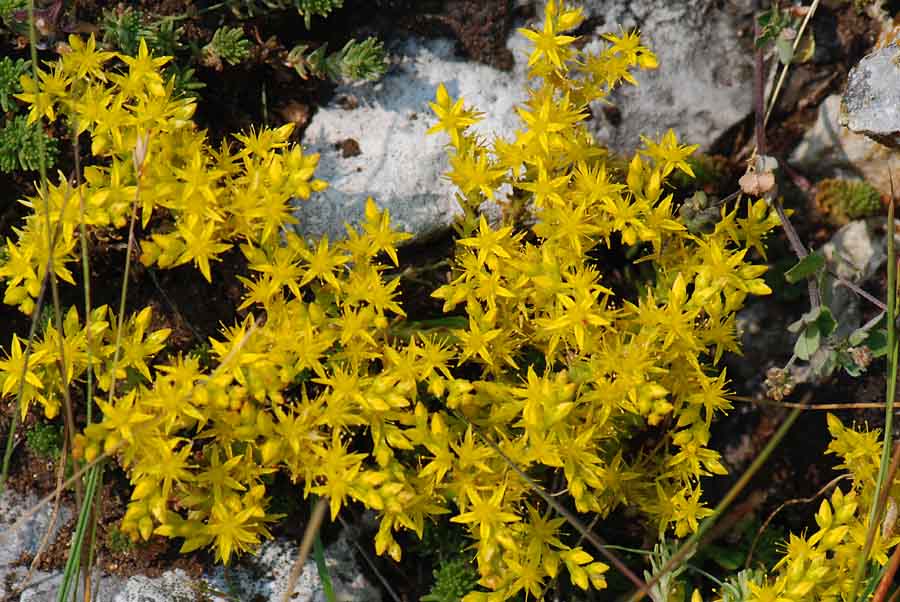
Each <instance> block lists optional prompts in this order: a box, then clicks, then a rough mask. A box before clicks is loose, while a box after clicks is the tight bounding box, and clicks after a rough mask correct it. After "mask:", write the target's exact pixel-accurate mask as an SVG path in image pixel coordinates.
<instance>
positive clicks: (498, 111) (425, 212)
mask: <svg viewBox="0 0 900 602" xmlns="http://www.w3.org/2000/svg"><path fill="white" fill-rule="evenodd" d="M543 4H544V3H543V0H535V1H534V2H533V5H534V6H535V8H536V9H537V10H536V15H537V16H536V18H535V20H534V22H535V23H539V22H540V19H542V15H543ZM584 6H585V12H586V15H587V16H588V17H589V18H593V19H595V20H598V21H600V23H601V25H600V26H599V27H598V28H597V29H596V30H595V31H594V32H591V33H589V34H587V37H588V38H589V39H588V40H587V41H588V44H589V48H591V49H594V50H596V49H598V48H599V47H600V45H601V44H602V43H604V42H603V41H602V39H601V38H600V36H601V34H602V33H605V32H606V31H610V30H611V31H614V32H618V30H619V27H620V26H622V27H626V28H630V27H634V26H640V27H641V28H642V30H643V32H644V35H645V36H646V42H647V43H648V44H649V45H650V46H651V48H653V50H654V51H655V52H657V54H658V56H659V59H660V68H659V69H658V70H656V71H650V72H641V73H639V74H637V79H638V81H639V82H640V86H639V87H637V88H635V87H633V86H625V87H624V88H622V89H621V90H620V91H617V92H615V93H614V95H613V96H612V98H611V100H612V101H613V102H615V103H616V105H617V106H618V107H619V110H620V112H621V115H622V119H621V122H619V121H618V120H615V121H616V123H617V125H612V124H610V123H608V122H606V121H604V120H603V119H601V118H595V119H594V120H593V121H591V122H590V123H589V127H590V128H592V129H594V130H595V133H596V134H597V135H598V141H599V142H601V143H603V144H607V145H608V146H609V147H610V148H611V149H613V150H615V151H619V152H623V153H630V152H632V151H633V150H634V149H635V148H637V147H638V146H639V145H640V138H639V135H640V134H646V135H648V136H651V137H653V136H657V135H658V134H663V133H665V132H666V130H668V129H669V128H673V129H674V130H675V131H676V133H677V134H678V135H679V137H680V139H682V140H684V142H685V143H699V144H700V145H701V146H709V145H710V144H712V143H713V142H714V141H715V139H716V138H718V137H719V136H720V135H722V134H723V133H724V132H725V131H726V130H727V129H728V128H730V127H731V126H732V125H734V124H735V123H737V122H739V121H740V120H741V119H743V118H744V117H745V116H746V115H747V114H748V113H749V112H750V109H751V106H750V102H751V96H752V95H751V94H750V88H749V86H750V82H751V81H752V73H753V69H752V65H751V63H750V61H749V58H748V57H749V53H748V52H747V51H746V49H742V48H741V47H740V44H739V42H738V41H737V40H736V39H735V35H734V32H735V31H736V29H737V28H738V24H739V22H740V19H741V17H742V15H743V13H741V12H734V10H733V9H721V8H716V6H715V3H714V2H712V1H711V0H699V1H695V2H691V3H684V2H680V1H675V0H670V1H669V2H667V3H665V4H662V3H660V2H658V1H656V0H641V1H637V2H628V1H625V0H608V1H603V0H587V2H585V3H584ZM604 17H605V19H606V20H605V22H604V21H603V18H604ZM519 25H523V26H524V25H526V24H525V23H520V24H519ZM506 46H507V48H508V49H509V50H510V51H511V53H512V55H513V58H514V64H513V67H512V69H511V70H510V71H508V72H505V71H499V70H497V69H494V68H491V67H488V66H485V65H482V64H478V63H474V62H466V61H463V60H461V59H460V58H458V57H456V56H455V55H454V44H453V43H452V42H451V41H449V40H440V39H439V40H427V41H426V40H422V39H418V38H410V39H407V40H403V41H400V42H398V43H397V45H396V46H395V47H394V49H393V53H394V56H395V64H394V65H393V67H392V68H391V69H389V71H388V74H387V75H386V76H385V78H384V79H383V80H381V81H380V82H378V83H375V84H365V85H362V86H356V87H353V86H342V87H339V88H338V90H337V92H336V95H335V100H334V101H333V102H331V103H330V104H329V105H327V106H324V107H321V108H320V109H319V111H318V112H317V113H316V114H315V115H314V116H313V118H312V120H311V122H310V125H309V128H308V129H307V130H306V134H305V139H304V144H305V145H306V146H307V147H308V150H309V151H311V152H318V153H320V162H319V168H318V170H317V172H316V174H317V177H319V178H322V179H324V180H326V181H328V182H329V184H330V186H329V188H328V189H327V190H325V191H324V192H322V193H320V194H317V195H315V197H314V198H313V199H311V200H310V201H309V202H301V203H299V204H298V208H297V211H296V215H297V217H298V219H299V220H300V224H299V226H298V231H299V232H300V233H301V234H303V235H304V236H306V237H308V238H312V237H317V236H321V235H322V234H327V235H328V236H329V238H331V239H335V238H343V237H344V236H346V232H345V229H344V226H343V224H344V222H349V223H359V221H360V220H361V218H362V216H363V213H364V208H365V202H366V198H367V197H369V196H371V197H372V198H373V199H374V200H375V202H376V203H377V204H378V205H379V206H381V207H387V208H388V209H389V211H390V214H391V220H392V222H393V225H394V227H396V228H398V229H400V230H404V231H407V232H411V233H412V234H413V235H414V238H413V240H419V241H421V240H424V239H427V238H428V237H430V236H432V235H433V234H436V233H438V232H439V231H441V230H443V229H445V228H447V227H448V226H449V225H450V224H451V223H452V221H453V219H454V217H455V216H456V215H457V213H458V207H457V204H456V201H455V200H454V192H455V188H454V186H452V185H451V183H450V182H449V181H447V180H446V179H445V178H443V177H442V174H444V173H445V172H446V171H448V169H449V163H448V159H447V155H446V152H445V148H444V146H445V144H446V142H447V139H446V135H444V134H443V133H439V134H436V135H432V136H426V134H425V132H426V130H427V129H428V128H429V127H430V126H431V125H433V124H434V123H435V121H436V120H435V118H434V116H433V115H432V113H431V110H430V108H429V107H428V102H429V101H432V100H433V99H434V95H435V90H436V88H437V86H438V84H440V83H441V82H444V83H445V85H446V87H447V90H448V92H449V93H450V95H451V96H452V97H453V98H458V97H460V96H462V97H463V98H464V99H465V101H466V103H467V104H468V105H471V106H474V107H476V108H477V110H479V111H481V112H483V113H484V120H483V121H482V122H481V123H479V124H478V126H477V127H476V131H477V132H478V133H479V134H481V135H484V136H487V137H490V136H491V135H492V134H498V135H501V136H504V137H507V138H512V136H513V135H514V132H515V130H516V129H517V128H521V127H522V124H521V122H520V121H519V118H518V116H517V115H516V113H515V112H514V110H513V108H514V106H515V105H516V104H519V103H522V102H524V100H525V99H526V98H527V96H526V92H525V88H524V86H525V84H526V69H527V67H526V65H527V59H528V55H529V53H530V49H531V45H530V43H528V42H527V40H525V38H524V37H523V36H521V35H518V34H516V33H514V34H513V35H512V36H510V38H509V40H508V41H507V44H506ZM688 82H689V85H688ZM348 100H349V101H350V102H348ZM345 107H348V108H345ZM594 108H595V109H596V110H595V115H600V114H601V111H600V110H599V109H600V107H599V106H597V107H594ZM348 141H353V142H352V144H351V146H352V147H353V152H350V153H348V152H347V150H346V149H347V148H348Z"/></svg>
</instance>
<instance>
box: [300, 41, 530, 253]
mask: <svg viewBox="0 0 900 602" xmlns="http://www.w3.org/2000/svg"><path fill="white" fill-rule="evenodd" d="M511 47H515V44H511ZM398 50H399V53H398V59H397V62H396V64H395V65H394V67H393V68H392V69H391V70H390V72H389V73H388V75H387V76H386V77H385V78H384V79H383V80H382V81H380V82H378V83H376V84H369V85H365V86H361V87H358V88H351V87H342V88H340V89H339V90H338V94H337V98H340V97H341V96H345V95H352V96H354V97H355V98H356V99H357V100H358V102H359V105H358V107H357V108H355V109H353V110H349V111H348V110H345V109H343V108H341V107H340V106H339V104H338V103H337V102H335V103H332V104H330V105H328V106H326V107H322V108H320V109H319V111H318V112H317V113H316V115H315V116H314V117H313V120H312V122H311V123H310V125H309V128H308V129H307V131H306V134H305V139H304V143H305V144H307V145H308V146H309V150H310V151H311V152H318V153H320V159H319V168H318V169H317V170H316V176H317V177H319V178H322V179H324V180H326V181H328V183H329V187H328V188H327V189H326V190H325V191H323V192H322V193H319V194H318V195H316V196H315V197H314V198H313V199H312V200H310V201H309V202H301V203H300V205H299V206H298V208H297V211H296V215H297V217H298V219H299V220H300V224H299V227H298V231H300V232H301V233H302V234H303V235H304V236H307V237H317V236H321V235H322V234H327V235H328V236H329V238H331V239H335V238H344V237H345V236H346V231H345V229H344V226H343V224H344V222H349V223H354V224H355V223H359V222H360V221H361V220H362V216H363V214H364V210H365V203H366V199H367V198H368V197H370V196H371V197H372V198H373V199H374V200H375V202H376V203H377V204H378V205H379V206H380V207H387V208H388V209H389V211H390V214H391V222H392V224H393V226H394V227H395V228H396V229H399V230H403V231H406V232H411V233H413V234H414V235H415V236H416V237H417V238H418V239H420V240H421V239H425V238H428V237H429V236H431V235H433V234H435V233H437V232H438V231H440V230H441V229H443V228H446V227H448V226H449V225H450V224H451V223H453V219H454V217H455V215H457V213H458V206H457V203H456V201H455V200H454V196H453V193H454V190H455V187H454V186H453V185H452V184H451V183H450V182H449V181H447V180H446V178H443V177H442V175H443V174H444V173H445V172H446V171H447V170H448V169H449V163H448V160H447V153H446V150H445V145H446V144H447V136H446V134H445V133H443V132H441V133H437V134H434V135H426V133H425V132H426V130H428V128H429V127H431V126H432V125H433V124H434V123H435V122H436V119H435V117H434V116H433V115H432V113H431V109H430V108H429V106H428V103H429V102H430V101H433V100H434V95H435V91H436V89H437V87H438V85H439V84H440V83H442V82H443V83H444V85H445V86H446V88H447V91H448V93H449V94H450V96H451V97H453V98H458V97H460V96H462V97H463V98H464V99H465V102H466V104H467V105H471V106H474V107H476V108H477V109H478V110H479V111H481V112H483V113H484V120H483V121H481V122H480V123H479V124H477V126H476V127H475V128H474V129H475V131H477V132H478V133H479V134H481V135H483V136H486V137H491V136H492V135H495V134H496V135H502V136H506V137H511V136H512V135H513V132H514V131H515V129H516V128H517V127H519V125H520V123H519V120H518V117H517V115H516V113H515V111H514V110H513V107H514V105H515V104H517V103H521V102H523V101H524V100H525V98H526V93H525V90H524V84H525V79H526V78H525V73H524V67H523V65H522V64H521V61H517V63H516V67H515V68H514V70H513V71H512V72H510V73H506V72H502V71H499V70H497V69H493V68H491V67H488V66H486V65H479V64H474V63H466V62H464V61H462V60H460V59H459V58H456V57H454V55H453V52H454V51H453V43H452V42H451V41H449V40H430V41H423V40H419V39H410V40H407V41H406V42H404V43H403V44H402V45H401V46H400V47H399V49H398ZM521 52H524V50H521ZM521 52H520V51H519V49H515V50H514V53H515V54H516V55H519V54H520V53H521ZM347 139H353V140H355V141H356V142H357V143H358V144H359V149H360V153H359V154H358V155H357V156H352V157H346V158H345V157H343V156H342V152H341V150H339V149H338V148H336V147H335V145H338V144H340V143H341V142H342V141H344V140H347Z"/></svg>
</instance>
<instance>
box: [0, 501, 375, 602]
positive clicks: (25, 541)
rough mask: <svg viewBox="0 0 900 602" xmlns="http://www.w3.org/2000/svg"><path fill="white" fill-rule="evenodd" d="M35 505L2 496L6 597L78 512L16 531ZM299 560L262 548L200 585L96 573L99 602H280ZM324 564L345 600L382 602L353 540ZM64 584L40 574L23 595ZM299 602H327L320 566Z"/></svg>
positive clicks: (304, 581)
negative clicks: (27, 559) (29, 562)
mask: <svg viewBox="0 0 900 602" xmlns="http://www.w3.org/2000/svg"><path fill="white" fill-rule="evenodd" d="M36 502H37V498H35V497H34V496H24V497H23V496H19V495H17V494H15V493H10V492H8V491H7V492H5V493H3V494H2V495H0V584H2V585H0V597H3V596H4V595H6V594H8V593H10V592H9V591H5V590H4V589H3V588H4V587H5V585H6V584H12V585H13V586H14V587H15V586H19V585H20V584H21V583H22V582H23V580H24V578H25V576H26V573H27V570H28V567H23V566H19V561H20V558H21V556H22V554H24V553H27V554H34V553H35V552H36V551H37V549H38V547H39V545H40V541H41V539H42V538H43V536H44V533H45V532H46V531H47V529H50V541H51V542H52V541H53V540H54V538H55V537H56V536H57V535H58V533H59V530H60V528H61V526H62V525H63V524H65V522H66V521H68V520H70V519H71V518H72V515H73V514H72V510H71V509H70V508H68V507H66V506H63V507H62V508H61V509H60V513H59V517H58V518H57V520H56V521H55V522H53V521H51V514H52V509H51V508H50V507H49V506H45V507H43V508H42V509H41V510H39V511H38V512H37V513H36V514H35V515H34V516H33V517H32V518H31V519H29V520H26V521H23V522H22V524H21V525H15V523H16V521H17V520H18V518H19V517H21V516H24V515H25V513H26V512H27V511H28V509H29V508H30V507H31V506H33V505H34V504H35V503H36ZM13 526H15V527H16V528H13ZM296 556H297V547H296V546H295V545H294V544H292V543H289V542H285V541H269V542H266V543H264V544H263V545H262V546H260V548H259V549H258V550H257V553H256V555H255V556H253V557H251V556H245V557H243V558H241V560H240V561H239V562H237V563H235V564H233V565H232V566H231V568H230V569H229V572H228V573H227V574H226V573H225V571H224V570H223V569H222V567H220V566H217V567H214V568H211V569H210V570H209V571H208V572H207V573H205V574H204V575H202V576H201V577H200V578H199V579H193V578H191V577H190V576H188V575H187V574H186V573H185V572H184V571H182V570H181V569H175V570H169V571H165V572H164V573H163V574H162V575H160V576H159V577H147V576H144V575H134V576H132V577H129V578H127V579H126V578H123V577H118V576H114V575H105V574H101V573H100V572H99V571H97V572H96V573H95V575H94V577H93V580H92V581H93V594H94V595H93V598H92V599H93V600H102V601H103V602H110V601H111V602H191V601H193V600H197V599H199V595H200V594H201V593H202V594H203V595H204V596H205V599H207V600H210V602H233V601H234V600H270V601H272V602H281V600H282V597H283V595H284V592H285V590H286V589H287V582H288V575H289V574H290V571H291V567H292V566H293V564H294V560H295V558H296ZM325 562H326V564H327V565H328V571H329V575H330V577H331V580H332V583H333V586H334V590H335V594H336V596H337V598H338V600H340V601H342V602H348V601H351V600H352V601H360V602H380V600H381V597H380V592H379V591H378V590H377V589H376V588H374V587H373V586H372V585H371V584H370V583H369V582H368V581H367V580H366V578H365V577H364V576H363V574H362V571H361V570H360V568H359V566H358V564H357V563H356V559H355V558H354V555H353V549H352V546H351V544H350V542H349V541H348V539H347V537H346V536H342V537H340V538H338V540H337V541H335V542H334V543H333V544H331V545H330V546H328V548H326V550H325ZM61 580H62V572H61V571H57V572H53V573H47V572H43V571H36V572H35V573H34V574H32V576H31V579H30V580H29V583H28V586H27V587H26V588H25V589H24V590H23V591H22V593H21V597H20V600H21V601H22V602H52V601H55V600H56V595H57V591H58V589H59V586H60V582H61ZM294 594H295V595H294V596H293V597H292V600H293V601H294V602H325V595H324V592H323V590H322V584H321V582H320V580H319V574H318V570H317V569H316V564H315V562H314V561H313V560H311V559H310V560H307V562H306V564H305V565H304V566H303V572H302V574H301V576H300V579H299V580H298V582H297V586H296V588H295V590H294ZM81 599H82V597H81V596H79V600H81Z"/></svg>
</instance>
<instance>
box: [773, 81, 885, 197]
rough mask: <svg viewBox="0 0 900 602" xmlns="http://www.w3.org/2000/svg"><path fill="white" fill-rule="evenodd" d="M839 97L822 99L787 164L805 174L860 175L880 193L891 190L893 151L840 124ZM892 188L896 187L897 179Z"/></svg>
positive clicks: (833, 96)
mask: <svg viewBox="0 0 900 602" xmlns="http://www.w3.org/2000/svg"><path fill="white" fill-rule="evenodd" d="M840 113H841V97H840V96H839V95H837V94H835V95H832V96H829V97H828V98H826V99H825V100H824V101H823V102H822V104H821V105H820V106H819V113H818V116H817V118H816V122H815V123H814V124H813V126H812V127H811V128H810V129H809V130H807V132H806V133H805V134H804V136H803V139H802V140H801V141H800V144H798V145H797V147H796V148H795V149H794V152H793V153H792V154H791V156H790V158H789V160H788V161H789V163H790V164H791V165H792V166H794V167H795V168H798V169H800V170H802V171H803V172H804V174H805V175H807V176H809V177H816V178H822V177H841V178H855V177H862V178H864V179H865V180H866V181H867V182H869V183H870V184H871V185H872V186H874V187H875V188H877V189H878V190H880V191H881V192H883V193H884V194H890V192H891V181H890V179H891V170H892V169H896V167H897V166H898V165H900V163H898V162H897V153H896V151H892V150H890V149H888V148H887V147H885V146H883V145H881V144H879V143H877V142H875V141H873V140H871V139H870V138H868V137H866V136H865V135H863V134H857V133H855V132H852V131H850V130H849V129H848V128H846V127H844V126H843V125H841V119H840ZM895 180H896V181H895V183H894V187H895V188H896V189H898V190H900V178H895Z"/></svg>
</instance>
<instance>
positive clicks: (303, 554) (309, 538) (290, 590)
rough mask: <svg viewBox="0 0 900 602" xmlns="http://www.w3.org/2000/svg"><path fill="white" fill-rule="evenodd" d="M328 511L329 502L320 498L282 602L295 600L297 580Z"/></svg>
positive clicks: (305, 533)
mask: <svg viewBox="0 0 900 602" xmlns="http://www.w3.org/2000/svg"><path fill="white" fill-rule="evenodd" d="M326 510H328V502H327V501H326V499H325V498H324V497H320V498H319V499H318V501H316V506H315V508H313V511H312V515H311V516H310V517H309V522H308V523H307V524H306V530H305V531H304V532H303V539H302V540H301V541H300V549H299V550H297V560H295V561H294V566H293V567H291V574H290V576H289V577H288V582H287V586H286V587H285V589H284V595H283V596H282V598H281V600H282V602H291V598H293V594H294V588H295V587H297V580H298V579H300V574H301V573H302V572H303V565H304V564H305V563H306V559H307V558H308V557H309V551H310V550H311V549H312V546H313V542H314V541H315V539H316V533H318V532H319V528H320V527H321V526H322V522H323V521H324V520H325V511H326Z"/></svg>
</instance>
